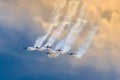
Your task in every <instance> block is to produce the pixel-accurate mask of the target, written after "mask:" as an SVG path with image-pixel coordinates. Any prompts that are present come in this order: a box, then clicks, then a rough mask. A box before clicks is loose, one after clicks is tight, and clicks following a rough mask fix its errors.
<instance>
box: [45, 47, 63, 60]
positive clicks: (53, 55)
mask: <svg viewBox="0 0 120 80" xmlns="http://www.w3.org/2000/svg"><path fill="white" fill-rule="evenodd" d="M46 48H47V50H48V52H47V53H46V54H48V57H50V58H56V57H58V56H59V55H60V54H61V50H60V49H59V50H57V51H55V50H52V47H51V46H46Z"/></svg>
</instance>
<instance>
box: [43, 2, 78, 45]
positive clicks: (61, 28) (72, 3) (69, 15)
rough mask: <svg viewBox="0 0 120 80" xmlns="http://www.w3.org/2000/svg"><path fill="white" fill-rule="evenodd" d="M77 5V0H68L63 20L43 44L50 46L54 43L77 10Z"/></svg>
mask: <svg viewBox="0 0 120 80" xmlns="http://www.w3.org/2000/svg"><path fill="white" fill-rule="evenodd" d="M73 5H74V6H73ZM78 5H79V2H78V1H77V0H76V1H75V0H71V1H70V2H69V7H68V14H67V15H66V16H65V19H64V21H63V22H62V23H61V25H60V26H58V28H57V29H56V31H55V32H54V34H53V35H52V36H51V37H50V38H49V40H48V42H47V43H46V44H45V46H52V45H53V44H54V43H55V41H56V39H57V38H58V37H59V36H60V34H61V33H62V31H63V30H64V28H65V27H66V26H67V25H69V24H70V22H71V19H72V17H73V16H74V15H75V13H76V12H77V8H78ZM71 10H72V11H73V12H72V13H71Z"/></svg>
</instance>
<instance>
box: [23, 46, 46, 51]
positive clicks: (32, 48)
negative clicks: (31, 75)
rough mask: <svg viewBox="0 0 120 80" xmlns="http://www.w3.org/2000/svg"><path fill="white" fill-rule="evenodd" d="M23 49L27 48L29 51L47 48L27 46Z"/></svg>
mask: <svg viewBox="0 0 120 80" xmlns="http://www.w3.org/2000/svg"><path fill="white" fill-rule="evenodd" d="M23 49H25V50H27V51H35V50H38V51H42V50H45V49H46V48H44V47H41V48H39V47H25V48H23Z"/></svg>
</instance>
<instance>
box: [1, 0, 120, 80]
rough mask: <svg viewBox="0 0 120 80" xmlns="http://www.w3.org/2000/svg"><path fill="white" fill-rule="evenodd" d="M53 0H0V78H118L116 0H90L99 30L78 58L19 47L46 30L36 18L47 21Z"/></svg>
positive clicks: (118, 17) (119, 30) (119, 49)
mask: <svg viewBox="0 0 120 80" xmlns="http://www.w3.org/2000/svg"><path fill="white" fill-rule="evenodd" d="M68 1H69V0H68ZM81 1H83V0H80V2H81ZM85 1H87V0H85ZM54 2H55V0H0V80H56V79H57V80H73V79H74V80H120V53H119V52H120V37H119V34H120V23H119V22H120V9H119V7H120V1H119V0H114V1H113V0H91V2H90V3H91V4H89V5H88V7H89V8H91V7H93V8H94V7H97V11H96V12H97V13H96V15H97V18H98V19H97V20H96V23H97V24H98V26H99V30H98V32H97V33H96V35H95V36H94V38H93V40H92V44H91V45H90V47H89V48H88V50H87V52H86V53H85V55H84V56H83V57H82V58H81V59H76V58H73V57H71V56H68V55H62V56H59V57H58V58H55V59H50V58H48V56H47V55H46V54H44V52H37V51H33V52H28V51H25V50H23V49H22V48H23V47H27V46H32V45H33V44H34V42H35V40H36V39H37V38H38V37H40V36H42V35H44V34H45V33H46V32H47V30H48V27H49V26H48V27H43V25H42V24H41V22H40V21H39V20H40V19H42V20H43V21H44V22H46V23H49V21H50V19H51V15H50V13H52V10H53V8H54V6H53V5H54Z"/></svg>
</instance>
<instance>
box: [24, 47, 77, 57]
mask: <svg viewBox="0 0 120 80" xmlns="http://www.w3.org/2000/svg"><path fill="white" fill-rule="evenodd" d="M24 49H25V50H27V51H35V50H37V51H44V50H47V53H46V54H47V55H48V57H50V58H55V57H58V56H59V55H60V54H64V52H63V50H61V49H58V50H52V47H51V46H46V47H26V48H24ZM68 55H71V56H74V55H75V54H74V53H72V52H71V53H68Z"/></svg>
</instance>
